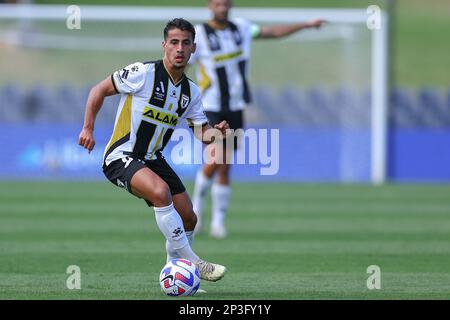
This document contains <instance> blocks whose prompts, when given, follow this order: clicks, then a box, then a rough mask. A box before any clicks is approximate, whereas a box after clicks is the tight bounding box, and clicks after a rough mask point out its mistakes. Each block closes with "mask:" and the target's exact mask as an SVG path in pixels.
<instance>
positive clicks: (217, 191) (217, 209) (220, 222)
mask: <svg viewBox="0 0 450 320" xmlns="http://www.w3.org/2000/svg"><path fill="white" fill-rule="evenodd" d="M211 196H212V221H211V226H212V227H224V225H225V216H226V215H227V212H228V206H229V204H230V196H231V187H230V186H229V185H225V184H218V183H214V184H213V186H212V188H211Z"/></svg>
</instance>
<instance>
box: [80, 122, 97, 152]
mask: <svg viewBox="0 0 450 320" xmlns="http://www.w3.org/2000/svg"><path fill="white" fill-rule="evenodd" d="M78 144H79V145H80V146H82V147H83V148H85V149H87V150H88V152H89V153H91V151H92V149H94V146H95V139H94V132H93V130H92V129H87V128H83V130H81V132H80V136H79V137H78Z"/></svg>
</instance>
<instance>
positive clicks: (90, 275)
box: [0, 181, 450, 300]
mask: <svg viewBox="0 0 450 320" xmlns="http://www.w3.org/2000/svg"><path fill="white" fill-rule="evenodd" d="M190 190H192V186H191V185H189V191H190ZM449 194H450V186H449V185H387V186H384V187H371V186H368V185H325V184H324V185H313V184H311V185H308V184H235V185H234V193H233V201H232V206H231V209H230V214H229V219H228V227H229V232H230V235H229V238H228V239H226V240H222V241H219V240H212V239H210V238H208V237H207V236H206V235H200V236H198V237H197V239H196V242H195V245H194V248H195V250H196V251H197V252H198V253H199V255H201V256H202V257H204V258H205V259H209V260H211V261H216V262H218V263H223V264H225V265H226V266H227V267H228V274H227V275H226V276H225V278H224V279H222V280H221V281H219V282H217V283H208V282H206V281H202V284H201V288H203V289H205V290H207V292H208V293H207V294H204V295H198V296H195V297H189V298H186V299H194V300H195V299H214V300H215V299H230V300H233V299H258V300H259V299H261V300H263V299H296V300H297V299H448V298H449V297H450V271H449V270H450V269H449V266H450V255H449V253H450V197H449ZM208 220H209V216H207V221H206V223H207V222H208ZM164 260H165V251H164V239H163V237H162V235H161V234H160V233H159V231H158V229H157V226H156V222H155V218H154V213H153V210H151V209H149V208H148V207H147V206H146V205H145V203H144V202H143V201H142V200H137V199H135V198H134V197H132V196H131V195H129V194H128V193H126V192H124V191H122V190H120V189H118V188H117V187H114V186H113V185H112V184H110V183H109V182H106V181H105V182H89V183H80V182H71V183H69V182H1V183H0V299H169V298H168V297H165V296H164V295H163V294H162V292H161V291H160V289H159V285H158V275H159V272H160V270H161V267H162V266H163V264H164ZM69 265H77V266H79V267H80V269H81V290H69V289H67V287H66V280H67V278H68V276H69V275H68V274H66V269H67V267H68V266H69ZM369 265H378V266H379V267H380V268H381V290H369V289H367V285H366V282H367V278H368V277H369V276H370V275H369V274H367V273H366V272H367V267H368V266H369Z"/></svg>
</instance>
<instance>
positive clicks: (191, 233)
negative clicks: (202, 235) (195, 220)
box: [166, 230, 194, 262]
mask: <svg viewBox="0 0 450 320" xmlns="http://www.w3.org/2000/svg"><path fill="white" fill-rule="evenodd" d="M186 237H187V238H188V242H189V245H190V246H191V248H192V244H193V243H194V231H193V230H192V231H186ZM166 252H167V261H166V262H169V261H170V260H172V259H177V258H181V257H180V256H178V253H177V252H176V250H175V249H173V248H172V246H171V245H170V242H169V241H168V240H166Z"/></svg>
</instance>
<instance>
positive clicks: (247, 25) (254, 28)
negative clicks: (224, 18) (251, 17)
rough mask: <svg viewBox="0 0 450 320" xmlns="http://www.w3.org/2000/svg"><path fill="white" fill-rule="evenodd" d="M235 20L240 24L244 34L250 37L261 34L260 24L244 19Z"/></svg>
mask: <svg viewBox="0 0 450 320" xmlns="http://www.w3.org/2000/svg"><path fill="white" fill-rule="evenodd" d="M235 22H236V23H237V24H238V25H240V26H241V28H242V30H243V32H244V34H246V35H248V36H249V37H250V38H257V37H259V35H260V34H261V26H260V25H259V24H256V23H253V22H251V21H248V20H246V19H242V18H236V19H235Z"/></svg>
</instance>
